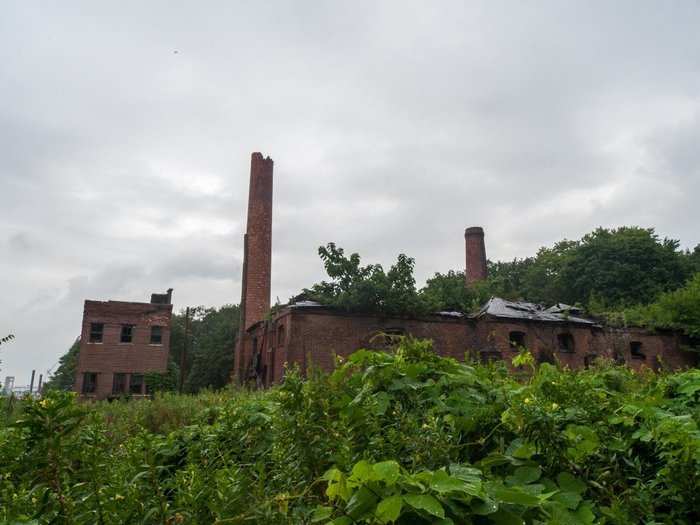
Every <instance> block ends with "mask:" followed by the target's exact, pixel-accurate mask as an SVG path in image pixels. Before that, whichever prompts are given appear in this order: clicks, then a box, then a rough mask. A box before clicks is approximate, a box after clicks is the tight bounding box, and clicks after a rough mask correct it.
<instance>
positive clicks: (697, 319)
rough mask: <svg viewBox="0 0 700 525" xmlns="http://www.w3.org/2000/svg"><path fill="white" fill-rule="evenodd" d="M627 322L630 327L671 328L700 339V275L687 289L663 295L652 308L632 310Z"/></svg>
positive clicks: (630, 309) (693, 279)
mask: <svg viewBox="0 0 700 525" xmlns="http://www.w3.org/2000/svg"><path fill="white" fill-rule="evenodd" d="M624 318H625V321H626V322H627V323H630V324H634V325H641V326H646V327H648V328H671V329H674V330H681V331H682V332H685V333H686V334H687V335H689V336H691V337H695V338H700V273H697V274H695V276H694V277H693V278H692V279H691V280H690V281H689V282H688V284H687V285H686V286H684V287H683V288H679V289H678V290H674V291H672V292H667V293H663V294H661V296H660V297H659V298H658V300H657V301H655V302H653V303H652V304H649V305H646V306H637V307H634V308H628V309H627V310H626V311H625V312H624Z"/></svg>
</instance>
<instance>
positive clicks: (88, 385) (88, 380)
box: [83, 372, 97, 394]
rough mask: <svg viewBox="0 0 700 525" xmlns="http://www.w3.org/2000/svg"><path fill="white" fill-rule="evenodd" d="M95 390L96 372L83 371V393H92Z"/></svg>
mask: <svg viewBox="0 0 700 525" xmlns="http://www.w3.org/2000/svg"><path fill="white" fill-rule="evenodd" d="M96 390H97V374H96V373H95V372H85V373H84V374H83V394H94V393H95V391H96Z"/></svg>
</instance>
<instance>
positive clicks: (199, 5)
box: [0, 0, 700, 385]
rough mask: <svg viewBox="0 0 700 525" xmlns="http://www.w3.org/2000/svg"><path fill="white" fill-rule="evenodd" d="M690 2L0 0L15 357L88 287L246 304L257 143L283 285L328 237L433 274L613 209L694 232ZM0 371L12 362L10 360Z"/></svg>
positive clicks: (8, 357) (125, 294)
mask: <svg viewBox="0 0 700 525" xmlns="http://www.w3.org/2000/svg"><path fill="white" fill-rule="evenodd" d="M698 27H700V3H698V2H695V1H690V0H688V1H681V2H644V1H640V0H635V1H630V2H623V1H620V2H602V1H594V2H587V1H586V2H584V1H581V2H565V1H556V2H546V1H538V2H516V1H510V2H498V1H493V0H489V1H485V2H463V1H458V2H450V1H440V2H427V1H423V2H413V1H406V0H402V1H396V2H392V1H382V2H375V1H359V0H353V1H352V2H317V1H301V0H294V1H288V2H276V1H266V2H258V1H250V2H243V1H241V2H231V1H222V2H214V1H207V2H195V1H191V2H175V1H170V0H169V1H162V2H158V1H149V2H140V1H139V2H136V1H133V2H127V1H120V2H94V1H85V2H77V1H68V2H60V3H49V2H27V1H24V0H17V1H7V2H3V7H2V16H0V336H3V335H5V334H6V333H13V334H14V335H15V336H16V339H15V340H14V341H13V342H11V343H9V344H7V345H2V347H0V360H2V364H0V369H1V371H0V375H2V376H3V377H4V376H5V375H14V376H16V380H15V384H16V385H24V384H28V383H29V376H30V373H31V370H32V369H36V370H37V374H39V373H43V374H44V375H45V376H46V374H47V372H48V371H49V370H51V369H52V367H54V365H55V364H56V362H57V361H58V358H59V357H60V356H61V355H62V354H63V353H64V352H65V351H66V350H67V349H68V348H69V347H70V345H71V343H72V342H73V341H74V340H75V338H76V337H77V336H78V335H79V332H80V324H81V318H82V309H83V301H84V300H85V299H95V300H108V299H114V300H134V301H148V299H149V297H150V294H151V293H152V292H163V291H165V289H167V288H169V287H172V288H174V293H173V302H174V305H175V309H176V310H180V309H183V308H184V307H185V306H187V305H207V306H220V305H222V304H226V303H235V302H238V301H239V299H240V280H241V262H242V260H241V259H242V248H243V242H242V238H243V231H244V230H245V213H246V199H247V191H248V188H247V184H248V178H249V168H250V154H251V152H254V151H260V152H262V153H263V154H264V155H266V156H267V155H269V156H271V157H272V158H273V159H274V161H275V173H274V177H275V179H274V212H273V216H274V219H273V263H272V272H273V273H272V300H273V302H274V301H275V300H276V298H279V299H280V300H281V301H282V302H284V301H286V300H287V299H288V298H289V297H290V296H291V295H293V294H295V293H297V292H298V291H300V290H301V288H303V287H307V286H310V285H311V284H313V283H314V282H317V281H319V280H320V279H322V278H323V277H324V272H323V267H322V264H321V261H320V260H319V258H318V255H317V248H318V246H320V245H322V244H326V243H327V242H331V241H333V242H336V243H337V244H338V245H340V246H342V247H343V248H345V250H346V251H348V252H359V253H360V254H361V256H362V257H363V260H364V261H365V262H367V263H381V264H383V265H384V266H385V267H388V266H390V265H391V264H392V262H393V261H395V260H396V256H397V255H398V254H399V253H406V254H408V255H410V256H412V257H414V258H415V259H416V277H417V280H418V284H419V285H421V284H422V283H424V281H425V279H426V278H427V277H429V276H430V275H432V274H433V273H435V272H437V271H446V270H449V269H462V268H463V266H464V228H466V227H468V226H476V225H479V226H483V227H484V229H485V232H486V249H487V255H488V257H489V258H490V259H492V260H505V259H508V260H509V259H513V258H514V257H525V256H530V255H533V254H534V253H535V252H536V251H537V249H538V248H539V247H540V246H543V245H551V244H553V243H554V242H556V241H558V240H560V239H563V238H569V239H574V238H579V237H580V236H581V235H583V234H584V233H586V232H589V231H591V230H593V229H594V228H596V227H598V226H604V227H615V226H622V225H638V226H643V227H655V228H656V230H657V232H658V233H659V234H660V235H661V236H662V237H670V238H674V239H680V241H681V245H682V246H683V247H686V248H691V247H693V246H695V245H696V244H698V243H700V228H698V225H699V224H700V206H698V196H700V147H698V144H699V138H700V31H698ZM1 379H2V378H0V380H1Z"/></svg>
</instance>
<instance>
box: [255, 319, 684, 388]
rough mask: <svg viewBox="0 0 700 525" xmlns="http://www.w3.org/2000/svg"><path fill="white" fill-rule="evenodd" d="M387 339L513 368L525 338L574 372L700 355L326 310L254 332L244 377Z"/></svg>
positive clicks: (658, 345) (650, 342)
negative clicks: (607, 362)
mask: <svg viewBox="0 0 700 525" xmlns="http://www.w3.org/2000/svg"><path fill="white" fill-rule="evenodd" d="M381 333H388V334H405V335H411V336H414V337H417V338H425V339H431V340H432V341H433V347H434V349H435V351H436V353H438V354H439V355H441V356H448V357H453V358H455V359H458V360H460V361H463V360H465V359H480V360H491V359H502V360H504V361H505V362H506V363H510V361H511V358H512V357H513V356H514V355H516V353H517V348H515V347H514V346H513V345H511V333H521V334H524V340H523V345H524V346H525V347H526V348H527V349H528V350H529V351H530V352H532V353H533V355H534V356H535V358H536V359H537V360H538V361H540V362H543V361H550V362H559V363H561V364H562V365H565V366H568V367H570V368H583V367H585V366H587V365H588V364H589V362H590V361H592V360H593V359H595V358H596V357H604V358H608V359H612V360H617V361H624V362H626V363H627V364H628V365H629V366H631V367H632V368H635V369H641V368H642V367H648V368H651V369H654V370H656V369H659V368H661V367H664V368H667V369H678V368H684V367H690V366H696V365H697V358H696V355H695V354H693V353H691V352H687V351H684V350H683V349H682V348H681V347H682V341H681V338H680V336H679V335H678V334H674V333H670V332H666V333H664V332H662V333H658V332H649V331H646V330H643V329H639V328H630V329H612V328H606V327H601V326H598V325H594V326H591V325H579V324H575V323H546V322H531V321H526V320H522V321H521V320H515V321H513V320H504V319H497V318H488V317H482V318H470V317H462V318H450V317H448V316H438V315H435V316H428V317H426V318H421V319H406V318H386V317H378V316H371V315H360V314H346V313H340V312H336V311H332V310H330V309H327V308H323V307H303V308H296V307H288V308H284V309H282V310H281V311H280V312H279V313H278V314H277V315H276V316H274V317H273V319H271V320H269V321H261V322H259V323H257V324H256V325H254V326H253V327H251V329H250V330H249V331H248V334H247V336H246V337H245V339H244V341H245V345H246V348H245V355H247V356H251V357H250V360H249V361H248V362H247V363H246V365H245V366H246V368H247V369H246V372H245V373H244V377H247V378H249V379H250V378H255V379H256V381H257V383H258V386H269V385H270V384H273V383H277V382H279V381H280V380H281V379H282V378H283V377H284V372H285V365H297V366H299V368H300V369H302V370H309V369H310V368H319V369H321V370H324V371H331V370H332V369H333V368H334V366H335V359H336V356H341V357H347V356H348V355H350V354H351V353H352V352H354V351H355V350H357V349H359V348H371V349H383V348H387V346H388V341H386V340H385V339H384V338H383V337H381V336H380V335H379V334H381ZM280 334H281V336H280ZM559 335H562V336H563V337H565V336H567V335H568V336H570V337H571V341H573V344H572V346H571V349H570V350H571V351H564V349H563V348H562V347H561V344H560V338H559ZM632 343H639V346H638V347H637V348H638V350H639V351H640V352H641V353H642V354H643V355H644V358H641V357H635V356H633V355H632V353H631V344H632Z"/></svg>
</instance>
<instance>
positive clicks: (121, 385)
mask: <svg viewBox="0 0 700 525" xmlns="http://www.w3.org/2000/svg"><path fill="white" fill-rule="evenodd" d="M112 394H114V395H120V394H126V374H124V373H123V372H116V373H115V374H114V376H113V379H112Z"/></svg>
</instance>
